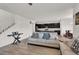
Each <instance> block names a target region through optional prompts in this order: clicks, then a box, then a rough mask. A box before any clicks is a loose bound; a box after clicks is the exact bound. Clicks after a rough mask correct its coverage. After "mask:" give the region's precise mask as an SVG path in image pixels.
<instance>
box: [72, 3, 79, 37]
mask: <svg viewBox="0 0 79 59" xmlns="http://www.w3.org/2000/svg"><path fill="white" fill-rule="evenodd" d="M77 12H79V4H75V6H74V12H73V13H74V20H73V21H74V37H78V36H79V25H75V14H76V13H77Z"/></svg>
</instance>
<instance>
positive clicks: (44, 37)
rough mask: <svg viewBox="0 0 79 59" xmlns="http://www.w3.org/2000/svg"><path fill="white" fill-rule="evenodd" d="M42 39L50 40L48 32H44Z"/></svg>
mask: <svg viewBox="0 0 79 59" xmlns="http://www.w3.org/2000/svg"><path fill="white" fill-rule="evenodd" d="M43 39H46V40H48V39H50V34H49V33H48V32H44V33H43Z"/></svg>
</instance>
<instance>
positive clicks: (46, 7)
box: [0, 3, 74, 20]
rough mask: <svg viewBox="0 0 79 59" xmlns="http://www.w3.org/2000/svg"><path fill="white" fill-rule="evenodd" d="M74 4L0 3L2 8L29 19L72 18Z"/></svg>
mask: <svg viewBox="0 0 79 59" xmlns="http://www.w3.org/2000/svg"><path fill="white" fill-rule="evenodd" d="M73 5H74V4H73V3H33V5H32V6H30V5H28V3H0V8H1V9H4V10H6V11H8V12H12V13H14V14H18V15H20V16H23V17H25V18H28V19H34V20H35V19H39V18H44V17H64V16H69V15H70V16H71V14H72V13H73V12H72V9H73Z"/></svg>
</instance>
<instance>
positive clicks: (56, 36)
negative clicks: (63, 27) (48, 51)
mask: <svg viewBox="0 0 79 59" xmlns="http://www.w3.org/2000/svg"><path fill="white" fill-rule="evenodd" d="M50 39H58V34H57V33H55V32H52V33H50Z"/></svg>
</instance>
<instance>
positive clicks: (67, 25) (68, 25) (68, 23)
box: [61, 18, 73, 36]
mask: <svg viewBox="0 0 79 59" xmlns="http://www.w3.org/2000/svg"><path fill="white" fill-rule="evenodd" d="M66 30H70V32H71V33H73V18H65V19H62V20H61V35H62V36H63V34H65V31H66Z"/></svg>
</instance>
